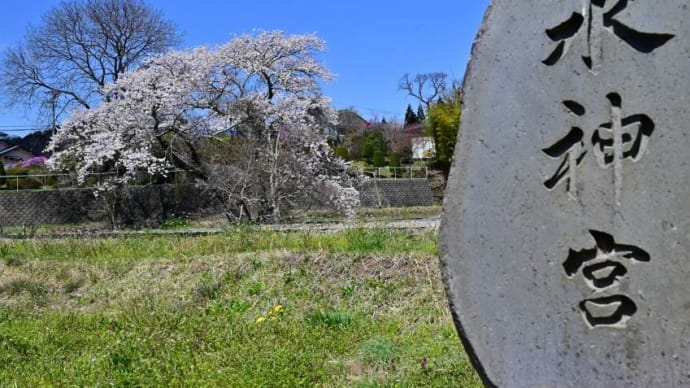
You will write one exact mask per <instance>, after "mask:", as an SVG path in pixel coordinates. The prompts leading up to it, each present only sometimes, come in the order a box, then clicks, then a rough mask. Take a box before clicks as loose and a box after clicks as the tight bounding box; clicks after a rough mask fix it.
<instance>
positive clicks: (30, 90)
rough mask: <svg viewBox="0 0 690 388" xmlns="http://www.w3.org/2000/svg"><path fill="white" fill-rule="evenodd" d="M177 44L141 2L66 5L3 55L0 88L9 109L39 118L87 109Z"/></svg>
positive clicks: (71, 1) (95, 0)
mask: <svg viewBox="0 0 690 388" xmlns="http://www.w3.org/2000/svg"><path fill="white" fill-rule="evenodd" d="M179 38H180V36H179V33H178V32H177V28H176V27H175V25H173V24H172V23H171V22H170V21H168V20H166V19H164V18H163V16H162V14H161V13H160V12H159V11H158V10H155V9H153V8H151V7H150V6H148V5H147V4H146V3H145V2H144V1H143V0H67V1H65V2H62V3H61V4H60V5H59V6H57V7H55V8H53V9H52V10H50V11H49V12H48V13H47V14H45V15H44V16H43V19H42V21H41V23H40V24H39V25H37V26H30V27H29V28H28V29H27V32H26V35H25V37H24V40H23V41H22V42H21V43H20V44H18V45H17V46H15V47H12V48H9V49H7V50H6V51H5V53H4V55H3V57H2V68H1V69H0V88H1V89H2V92H3V94H4V95H5V96H6V98H7V102H8V103H9V104H10V105H11V106H16V105H25V106H27V107H28V106H32V107H39V108H40V109H39V113H41V114H43V115H51V116H54V115H57V116H60V115H61V114H62V113H64V112H67V111H69V110H71V109H73V108H75V107H83V108H86V109H89V108H91V107H93V106H94V105H95V104H98V103H99V102H100V101H101V100H102V99H103V96H102V92H101V88H102V87H103V86H104V85H106V84H108V83H110V82H113V81H117V79H118V77H119V76H120V75H121V74H122V73H124V72H125V71H127V70H129V69H131V68H133V67H134V66H136V65H137V64H138V63H139V62H140V61H141V60H142V59H143V58H144V57H146V56H148V55H152V54H158V53H162V52H164V51H165V50H167V49H168V48H170V47H172V46H174V45H176V44H177V43H178V42H179Z"/></svg>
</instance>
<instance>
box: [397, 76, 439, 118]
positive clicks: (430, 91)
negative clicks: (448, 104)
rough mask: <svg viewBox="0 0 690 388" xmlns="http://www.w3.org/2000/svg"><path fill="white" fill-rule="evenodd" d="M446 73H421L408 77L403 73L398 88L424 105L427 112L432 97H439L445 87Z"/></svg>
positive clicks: (432, 99)
mask: <svg viewBox="0 0 690 388" xmlns="http://www.w3.org/2000/svg"><path fill="white" fill-rule="evenodd" d="M447 78H448V74H446V73H440V72H437V73H423V74H417V75H415V76H414V78H410V75H409V74H407V73H406V74H405V75H403V77H402V78H401V79H400V82H399V83H398V89H400V90H403V91H405V92H407V94H408V95H409V96H412V97H414V98H416V99H417V100H419V102H421V103H422V104H424V105H425V107H426V109H427V112H428V111H429V106H431V103H432V102H433V101H434V99H436V98H438V97H441V96H442V95H443V94H444V93H445V91H446V88H447V85H446V79H447Z"/></svg>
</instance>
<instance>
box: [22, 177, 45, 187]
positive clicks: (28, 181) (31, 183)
mask: <svg viewBox="0 0 690 388" xmlns="http://www.w3.org/2000/svg"><path fill="white" fill-rule="evenodd" d="M41 187H43V182H41V181H40V180H38V179H36V178H21V179H19V190H38V189H40V188H41Z"/></svg>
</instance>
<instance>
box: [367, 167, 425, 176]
mask: <svg viewBox="0 0 690 388" xmlns="http://www.w3.org/2000/svg"><path fill="white" fill-rule="evenodd" d="M360 170H361V171H362V174H364V175H366V176H368V177H371V178H374V179H427V178H428V177H429V170H428V169H427V168H426V166H407V167H370V168H360Z"/></svg>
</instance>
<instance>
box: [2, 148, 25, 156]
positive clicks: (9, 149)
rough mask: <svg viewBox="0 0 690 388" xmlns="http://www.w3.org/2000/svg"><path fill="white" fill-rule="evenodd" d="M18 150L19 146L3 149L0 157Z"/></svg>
mask: <svg viewBox="0 0 690 388" xmlns="http://www.w3.org/2000/svg"><path fill="white" fill-rule="evenodd" d="M20 148H21V147H19V146H12V147H7V148H4V149H2V150H0V156H2V155H5V154H9V153H10V152H12V151H14V150H17V149H20ZM27 152H28V151H27Z"/></svg>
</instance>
